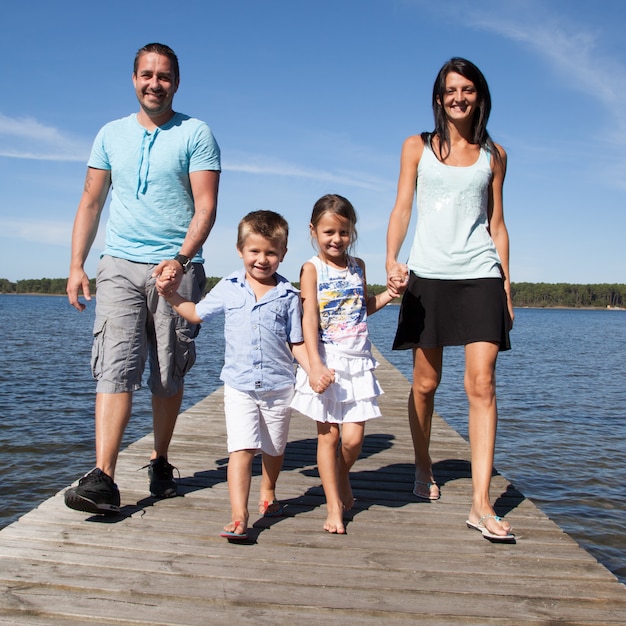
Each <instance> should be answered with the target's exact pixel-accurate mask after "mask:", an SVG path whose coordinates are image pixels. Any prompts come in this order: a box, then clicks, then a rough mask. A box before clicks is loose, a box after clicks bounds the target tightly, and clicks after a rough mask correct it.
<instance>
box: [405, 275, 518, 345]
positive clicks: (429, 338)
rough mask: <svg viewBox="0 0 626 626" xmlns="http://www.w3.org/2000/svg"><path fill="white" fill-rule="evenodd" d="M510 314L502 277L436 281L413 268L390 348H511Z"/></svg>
mask: <svg viewBox="0 0 626 626" xmlns="http://www.w3.org/2000/svg"><path fill="white" fill-rule="evenodd" d="M510 328H511V318H510V315H509V310H508V307H507V301H506V293H505V291H504V281H503V280H502V279H501V278H476V279H470V280H435V279H430V278H419V277H418V276H416V275H415V274H414V273H413V272H411V274H410V276H409V284H408V286H407V288H406V291H405V292H404V296H403V297H402V304H401V305H400V315H399V319H398V330H397V332H396V338H395V340H394V342H393V349H394V350H408V349H410V348H439V347H442V346H465V345H467V344H468V343H474V342H477V341H488V342H490V343H496V344H498V346H499V348H500V351H504V350H510V349H511V342H510V340H509V329H510Z"/></svg>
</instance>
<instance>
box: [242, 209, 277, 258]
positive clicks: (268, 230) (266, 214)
mask: <svg viewBox="0 0 626 626" xmlns="http://www.w3.org/2000/svg"><path fill="white" fill-rule="evenodd" d="M249 235H260V236H261V237H264V238H265V239H268V240H269V241H272V242H275V243H279V244H281V245H282V246H283V249H285V250H286V249H287V238H288V237H289V224H287V220H286V219H285V218H284V217H283V216H282V215H279V214H278V213H276V212H274V211H252V212H251V213H248V215H246V216H245V217H244V218H243V219H242V220H241V221H240V222H239V226H238V228H237V250H241V249H242V248H243V246H244V245H245V243H246V239H247V238H248V236H249Z"/></svg>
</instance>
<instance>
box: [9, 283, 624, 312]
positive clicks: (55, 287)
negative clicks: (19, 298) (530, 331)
mask: <svg viewBox="0 0 626 626" xmlns="http://www.w3.org/2000/svg"><path fill="white" fill-rule="evenodd" d="M219 280H220V278H219V277H217V276H208V277H207V282H206V287H205V293H206V292H208V291H210V290H211V289H212V288H213V287H214V286H215V284H216V283H217V282H218V281H219ZM66 283H67V278H33V279H25V280H18V281H17V282H11V281H9V280H7V279H6V278H0V293H5V294H47V295H63V294H65V285H66ZM293 284H294V286H296V287H298V286H299V285H298V283H293ZM89 288H90V289H91V293H92V294H94V293H96V279H95V278H92V279H91V280H90V281H89ZM384 289H385V286H384V285H368V290H369V292H370V293H371V294H377V293H380V292H381V291H384ZM511 295H512V297H513V303H514V305H515V306H517V307H541V308H544V307H570V308H589V307H594V308H607V307H610V306H614V307H626V285H622V284H610V283H601V284H590V285H579V284H572V283H512V284H511Z"/></svg>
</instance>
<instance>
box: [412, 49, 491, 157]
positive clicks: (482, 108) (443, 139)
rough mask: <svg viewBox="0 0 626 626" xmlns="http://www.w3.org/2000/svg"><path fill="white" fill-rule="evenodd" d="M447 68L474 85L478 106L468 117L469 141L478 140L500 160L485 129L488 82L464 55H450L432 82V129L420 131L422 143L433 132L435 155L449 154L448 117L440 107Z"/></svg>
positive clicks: (444, 88)
mask: <svg viewBox="0 0 626 626" xmlns="http://www.w3.org/2000/svg"><path fill="white" fill-rule="evenodd" d="M450 72H455V73H456V74H460V75H461V76H463V77H464V78H467V80H471V81H472V83H474V87H476V94H477V96H478V109H477V110H476V113H475V114H474V118H473V119H472V143H475V144H478V145H479V146H480V147H481V148H484V149H485V150H487V151H488V152H490V153H491V154H492V155H493V157H494V159H495V160H496V161H499V160H500V153H499V152H498V150H497V149H496V147H495V145H494V143H493V141H492V140H491V137H490V136H489V133H488V132H487V121H488V120H489V114H490V113H491V94H490V93H489V85H487V80H486V79H485V77H484V75H483V73H482V72H481V71H480V70H479V69H478V68H477V67H476V66H475V65H474V64H473V63H472V62H471V61H468V60H467V59H462V58H461V57H453V58H452V59H450V60H449V61H448V62H447V63H445V64H444V66H443V67H442V68H441V69H440V70H439V74H437V78H436V79H435V84H434V85H433V100H432V106H433V114H434V116H435V130H433V131H432V132H431V133H422V139H423V140H424V143H427V144H428V145H430V144H431V140H432V138H433V137H434V136H435V135H436V136H437V137H438V138H439V157H440V159H441V160H444V159H445V158H446V157H447V156H448V155H449V154H450V133H449V132H448V120H447V118H446V114H445V111H444V109H443V100H444V95H445V90H446V77H447V76H448V74H450Z"/></svg>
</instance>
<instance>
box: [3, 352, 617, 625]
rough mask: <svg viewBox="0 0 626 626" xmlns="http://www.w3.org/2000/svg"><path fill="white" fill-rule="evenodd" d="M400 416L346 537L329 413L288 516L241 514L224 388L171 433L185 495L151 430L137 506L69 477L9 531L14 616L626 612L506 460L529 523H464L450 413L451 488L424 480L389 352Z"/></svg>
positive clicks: (128, 497)
mask: <svg viewBox="0 0 626 626" xmlns="http://www.w3.org/2000/svg"><path fill="white" fill-rule="evenodd" d="M377 357H378V358H379V360H380V361H381V367H380V369H379V377H380V380H381V384H382V385H383V387H384V388H385V392H386V393H385V395H384V396H383V397H382V399H381V407H382V410H383V417H382V418H381V419H379V420H374V421H373V422H370V423H369V424H368V425H367V428H366V440H365V444H364V448H363V454H362V457H361V458H360V459H359V461H358V462H357V464H356V465H355V467H354V471H353V489H354V493H355V496H356V498H357V502H356V505H355V507H354V510H353V511H352V512H350V515H349V523H348V526H347V529H348V534H347V535H345V536H336V535H329V534H328V533H325V532H324V531H323V530H322V527H323V523H324V520H325V509H324V498H323V491H322V489H321V484H320V480H319V475H318V473H317V469H316V460H315V444H316V441H315V425H314V423H313V422H312V421H311V420H308V419H306V418H304V417H302V416H299V415H297V416H295V417H294V419H293V420H292V426H291V431H290V432H291V435H290V443H289V446H288V449H287V455H286V459H285V466H284V470H283V473H282V474H281V477H280V480H279V495H280V498H281V500H282V501H283V502H285V503H286V505H287V508H286V515H285V516H284V517H282V518H271V519H269V518H260V519H258V518H255V516H254V511H255V509H256V507H255V506H254V505H255V504H256V501H257V490H258V486H259V476H260V464H259V463H258V461H255V464H254V468H253V472H254V477H253V491H252V494H251V499H250V504H251V507H250V508H251V513H252V515H251V521H253V522H254V526H253V527H252V528H251V529H250V534H251V538H252V541H251V542H250V544H249V545H248V544H246V545H235V544H230V543H228V542H226V541H225V540H223V539H221V538H220V537H219V536H218V535H219V531H220V530H221V528H222V526H223V525H224V523H226V522H227V521H228V520H229V518H230V513H229V511H230V507H229V500H228V489H227V484H226V463H227V456H226V454H225V448H226V445H225V436H226V433H225V427H224V419H223V398H222V390H221V389H220V390H218V391H217V392H215V393H214V394H211V395H210V396H208V397H207V398H205V399H204V400H203V401H202V402H200V403H198V404H197V405H196V406H194V407H192V408H191V409H189V410H188V411H186V412H185V413H183V414H182V415H181V417H180V419H179V423H178V425H177V429H176V433H175V436H174V440H173V441H172V447H171V456H170V458H171V460H172V461H173V462H174V463H175V464H176V465H177V466H178V467H179V470H180V473H181V479H180V486H181V489H180V491H181V493H182V494H183V497H179V498H173V499H169V500H162V501H156V500H154V499H152V498H150V497H149V496H148V493H147V477H146V472H145V470H143V471H137V470H138V469H139V468H141V467H142V466H143V465H145V463H146V458H147V456H148V455H149V453H150V450H151V437H146V438H143V439H141V440H139V441H138V442H136V443H134V444H133V445H131V446H130V447H129V448H127V449H126V450H124V451H123V452H122V454H121V455H120V460H119V464H118V473H117V476H116V479H117V482H118V484H119V485H120V489H121V492H122V505H123V506H122V510H123V515H121V516H119V517H115V518H104V517H99V516H92V517H86V516H83V515H81V514H80V513H77V512H76V511H70V510H69V509H67V508H66V507H65V506H64V504H63V496H62V491H61V492H59V493H58V494H57V495H56V496H54V497H53V498H51V499H49V500H47V501H46V502H44V503H42V504H41V505H40V506H39V507H37V508H36V509H34V510H33V511H31V512H29V513H28V514H26V515H24V516H23V517H22V518H20V519H19V520H18V521H17V522H15V523H14V524H12V525H10V526H8V527H6V528H5V529H3V530H2V531H0V591H1V596H0V624H4V623H7V624H9V623H10V624H33V625H36V624H94V623H97V624H109V623H110V624H148V623H149V624H168V625H170V624H171V625H180V624H189V625H195V624H207V623H211V624H230V623H232V622H234V621H237V622H240V623H249V622H255V623H257V624H258V623H261V624H264V623H272V624H287V623H293V622H294V621H296V620H297V622H298V623H299V625H306V624H322V623H327V622H328V621H329V620H339V621H340V622H342V623H344V624H356V623H359V624H382V623H383V622H384V623H392V624H414V623H416V622H418V623H421V624H546V623H553V622H558V623H563V624H623V623H626V587H625V586H624V585H622V584H620V583H619V582H618V581H617V580H616V578H615V577H614V576H613V575H612V574H611V573H610V572H609V571H608V570H606V568H604V567H603V566H601V565H599V564H598V563H597V561H596V560H595V559H594V558H593V557H592V556H591V555H590V554H589V553H587V552H586V551H585V550H583V549H582V548H581V547H580V546H578V545H577V544H576V543H575V542H574V541H573V540H572V539H571V538H570V537H569V536H568V535H567V534H565V533H563V532H562V531H561V529H559V528H558V526H557V525H556V524H554V523H553V522H552V521H551V520H550V519H549V518H547V517H546V516H545V515H544V514H543V513H542V512H541V511H540V510H539V509H538V508H537V507H536V506H535V505H534V504H533V503H532V502H530V501H529V500H528V499H526V498H525V497H524V496H523V495H522V494H521V493H519V491H517V490H516V489H515V488H514V487H513V486H512V485H511V484H509V483H508V482H507V481H506V479H505V478H504V477H503V476H500V475H495V476H494V479H493V490H492V496H493V497H494V499H495V500H496V508H497V510H498V512H499V513H500V514H507V515H508V518H509V519H510V520H511V522H512V523H513V525H514V527H515V531H516V534H517V537H518V541H517V544H515V545H498V544H491V543H489V542H488V541H486V540H484V539H483V538H482V537H481V536H480V534H479V533H476V532H475V531H470V530H468V529H467V528H466V527H465V518H466V515H467V511H468V510H469V505H470V490H471V480H470V471H469V463H468V458H469V450H468V445H467V443H466V442H465V441H464V440H463V439H462V438H461V437H460V436H459V435H458V434H457V433H456V432H455V431H454V430H453V429H451V428H450V427H449V426H448V425H447V424H446V423H445V422H444V421H443V420H442V419H441V418H439V417H436V419H435V420H434V424H433V443H432V447H431V452H432V456H433V459H434V461H435V467H436V475H437V478H438V481H439V482H440V484H441V485H442V499H441V500H440V501H438V502H433V503H428V502H419V501H417V500H416V499H415V498H414V497H413V496H412V495H411V488H412V481H413V473H414V467H413V465H412V462H411V461H412V455H413V451H412V446H411V440H410V434H409V429H408V424H407V422H406V399H407V395H408V389H409V383H408V381H407V380H406V379H405V378H404V377H402V375H401V374H400V373H399V372H398V371H397V370H395V369H394V368H393V367H392V366H391V365H390V364H389V363H388V362H387V361H385V360H384V359H382V357H381V356H380V355H377Z"/></svg>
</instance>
